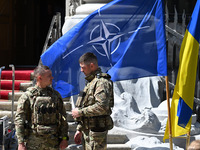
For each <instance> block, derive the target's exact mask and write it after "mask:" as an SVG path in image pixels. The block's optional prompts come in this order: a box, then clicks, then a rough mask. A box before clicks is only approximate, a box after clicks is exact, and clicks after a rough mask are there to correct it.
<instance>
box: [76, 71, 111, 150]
mask: <svg viewBox="0 0 200 150" xmlns="http://www.w3.org/2000/svg"><path fill="white" fill-rule="evenodd" d="M110 78H111V77H110V75H108V74H105V73H102V72H101V70H100V68H99V69H98V70H97V71H96V72H94V73H92V74H91V75H89V76H87V77H86V80H87V81H88V83H87V85H86V86H85V88H84V91H83V92H82V93H81V94H79V97H78V99H77V102H76V107H78V108H79V114H80V115H81V117H79V118H77V121H78V126H77V130H79V131H82V133H83V139H84V142H83V147H84V149H86V150H105V149H106V147H107V133H108V130H110V129H112V128H113V121H112V118H111V117H110V114H111V113H112V111H111V107H113V103H114V97H113V83H112V81H111V80H110Z"/></svg>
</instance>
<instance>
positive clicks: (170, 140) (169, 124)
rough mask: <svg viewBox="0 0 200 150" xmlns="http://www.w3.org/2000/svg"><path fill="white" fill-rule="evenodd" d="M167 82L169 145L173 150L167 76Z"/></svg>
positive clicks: (167, 80) (166, 79)
mask: <svg viewBox="0 0 200 150" xmlns="http://www.w3.org/2000/svg"><path fill="white" fill-rule="evenodd" d="M165 82H166V96H167V110H168V127H169V143H170V150H173V145H172V129H171V113H170V101H169V79H168V76H165Z"/></svg>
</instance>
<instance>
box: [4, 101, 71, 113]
mask: <svg viewBox="0 0 200 150" xmlns="http://www.w3.org/2000/svg"><path fill="white" fill-rule="evenodd" d="M64 105H65V108H66V110H67V111H70V110H71V103H70V102H64ZM11 106H12V101H11V100H7V101H0V111H4V110H6V111H11ZM16 110H17V101H14V111H16Z"/></svg>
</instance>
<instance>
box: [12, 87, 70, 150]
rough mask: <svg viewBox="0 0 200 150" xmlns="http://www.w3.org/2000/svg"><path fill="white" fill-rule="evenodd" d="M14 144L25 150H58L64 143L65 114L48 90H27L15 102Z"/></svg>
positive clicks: (58, 97)
mask: <svg viewBox="0 0 200 150" xmlns="http://www.w3.org/2000/svg"><path fill="white" fill-rule="evenodd" d="M15 127H16V135H17V138H18V143H23V142H24V143H25V144H26V147H27V149H28V150H58V149H59V144H60V139H62V137H67V139H68V123H67V114H66V110H65V107H64V105H63V101H62V98H61V96H60V94H59V93H58V92H57V91H55V90H53V89H52V88H51V87H46V88H44V89H41V88H39V87H38V86H34V87H30V88H28V89H27V91H26V92H25V93H23V94H22V96H21V97H20V98H19V100H18V107H17V112H16V116H15Z"/></svg>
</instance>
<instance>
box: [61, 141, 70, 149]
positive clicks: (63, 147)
mask: <svg viewBox="0 0 200 150" xmlns="http://www.w3.org/2000/svg"><path fill="white" fill-rule="evenodd" d="M67 146H68V141H67V140H62V141H61V143H60V149H61V150H64V149H65V148H66V147H67Z"/></svg>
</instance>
